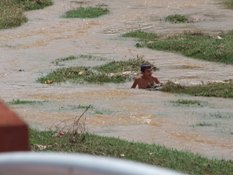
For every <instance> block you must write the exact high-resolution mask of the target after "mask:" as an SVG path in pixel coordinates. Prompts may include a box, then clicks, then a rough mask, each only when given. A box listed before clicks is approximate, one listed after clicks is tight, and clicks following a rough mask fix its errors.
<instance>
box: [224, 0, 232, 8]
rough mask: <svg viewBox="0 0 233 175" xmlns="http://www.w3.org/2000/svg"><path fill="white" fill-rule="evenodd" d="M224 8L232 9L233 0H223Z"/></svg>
mask: <svg viewBox="0 0 233 175" xmlns="http://www.w3.org/2000/svg"><path fill="white" fill-rule="evenodd" d="M223 3H224V4H225V6H226V7H228V8H230V9H233V0H223Z"/></svg>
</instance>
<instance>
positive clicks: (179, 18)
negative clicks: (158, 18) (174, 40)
mask: <svg viewBox="0 0 233 175" xmlns="http://www.w3.org/2000/svg"><path fill="white" fill-rule="evenodd" d="M165 21H167V22H171V23H187V22H189V21H188V18H187V17H186V16H185V15H180V14H175V15H169V16H167V17H166V18H165Z"/></svg>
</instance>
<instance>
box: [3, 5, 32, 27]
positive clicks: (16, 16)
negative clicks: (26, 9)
mask: <svg viewBox="0 0 233 175" xmlns="http://www.w3.org/2000/svg"><path fill="white" fill-rule="evenodd" d="M25 22H27V18H26V16H25V15H24V14H23V9H22V8H21V7H20V6H19V5H17V4H16V3H14V2H12V1H11V0H1V1H0V29H7V28H12V27H17V26H20V25H21V24H23V23H25Z"/></svg>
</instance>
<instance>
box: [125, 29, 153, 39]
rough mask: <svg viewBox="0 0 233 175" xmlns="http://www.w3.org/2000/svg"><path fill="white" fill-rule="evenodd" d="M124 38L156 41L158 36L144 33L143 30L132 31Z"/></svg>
mask: <svg viewBox="0 0 233 175" xmlns="http://www.w3.org/2000/svg"><path fill="white" fill-rule="evenodd" d="M123 37H131V38H138V39H140V40H146V41H147V40H154V39H157V38H158V36H157V35H156V34H154V33H147V32H143V31H141V30H136V31H132V32H129V33H126V34H123Z"/></svg>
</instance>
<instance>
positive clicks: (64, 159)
mask: <svg viewBox="0 0 233 175" xmlns="http://www.w3.org/2000/svg"><path fill="white" fill-rule="evenodd" d="M0 174H1V175H53V174H54V175H55V174H56V175H181V174H180V173H177V172H173V171H170V170H166V169H163V168H159V167H155V166H151V165H146V164H141V163H136V162H132V161H125V160H120V159H113V158H107V157H98V156H91V155H84V154H68V153H44V152H40V153H39V152H37V153H33V152H17V153H2V154H0Z"/></svg>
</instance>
